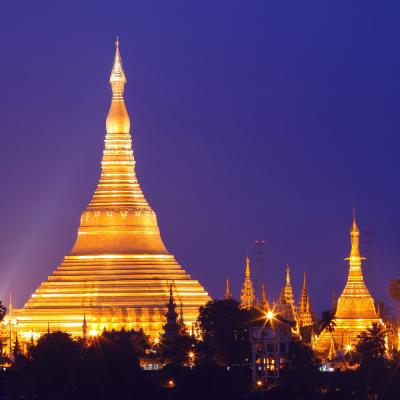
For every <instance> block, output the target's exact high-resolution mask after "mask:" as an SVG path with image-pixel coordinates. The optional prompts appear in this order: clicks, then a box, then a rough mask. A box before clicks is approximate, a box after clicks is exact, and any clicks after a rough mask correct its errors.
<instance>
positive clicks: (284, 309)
mask: <svg viewBox="0 0 400 400" xmlns="http://www.w3.org/2000/svg"><path fill="white" fill-rule="evenodd" d="M231 298H232V294H231V288H230V283H229V279H228V278H226V289H225V299H226V300H229V299H231ZM240 304H241V307H242V308H246V309H249V308H253V307H256V308H258V309H260V310H262V311H266V312H267V311H270V310H274V312H276V313H278V314H280V315H281V316H282V317H283V318H285V319H287V320H292V321H295V322H296V323H297V326H298V328H299V329H300V328H302V327H305V326H311V325H312V324H313V317H312V311H311V303H310V296H309V294H308V290H307V278H306V273H305V272H304V278H303V287H302V289H301V294H300V298H299V302H298V305H297V306H296V304H295V300H294V296H293V289H292V284H291V281H290V268H289V265H286V279H285V285H284V286H283V288H282V290H281V293H280V296H279V299H278V300H277V301H276V302H274V303H273V304H272V306H271V305H270V304H269V302H268V299H267V293H266V290H265V284H264V283H262V284H261V288H260V299H259V300H258V301H257V300H256V294H255V289H254V286H253V283H252V281H251V270H250V259H249V257H248V255H247V256H246V270H245V279H244V282H243V287H242V291H241V296H240Z"/></svg>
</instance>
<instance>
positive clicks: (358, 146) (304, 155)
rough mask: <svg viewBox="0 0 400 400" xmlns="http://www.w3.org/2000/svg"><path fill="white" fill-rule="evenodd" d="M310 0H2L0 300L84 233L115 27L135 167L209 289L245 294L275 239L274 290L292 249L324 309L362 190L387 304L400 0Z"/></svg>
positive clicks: (392, 256) (377, 294) (28, 287)
mask: <svg viewBox="0 0 400 400" xmlns="http://www.w3.org/2000/svg"><path fill="white" fill-rule="evenodd" d="M304 3H305V2H299V1H278V2H272V1H266V0H258V1H232V0H231V1H218V0H213V1H196V2H195V1H187V0H186V1H173V0H172V1H151V2H149V1H145V0H144V1H116V0H113V1H104V2H102V1H85V2H81V1H71V0H69V1H57V2H55V1H54V0H53V1H40V0H38V1H34V2H33V1H31V0H29V1H22V0H18V1H8V2H1V3H0V37H1V39H0V54H1V63H0V76H1V78H2V79H1V80H0V96H1V99H2V100H1V107H0V121H1V127H0V134H1V143H2V146H1V148H2V151H1V157H0V180H1V187H2V191H1V193H2V195H1V196H0V220H1V224H0V238H1V239H0V271H1V275H0V276H1V279H0V299H1V300H2V301H3V302H5V303H8V301H7V297H8V293H9V291H12V293H13V298H14V303H15V304H14V305H16V306H22V305H23V303H24V302H25V300H26V299H27V298H28V296H30V294H31V293H32V292H33V291H34V290H35V288H36V287H37V286H38V285H39V283H40V282H41V281H43V280H44V279H45V278H46V277H47V275H49V274H50V273H51V271H52V270H53V269H54V268H55V267H56V266H57V264H58V263H59V262H60V261H61V260H62V258H63V256H64V255H65V254H67V253H68V252H69V250H70V249H71V247H72V245H73V243H74V240H75V235H76V230H77V227H78V224H79V218H80V214H81V212H82V210H83V209H84V208H85V206H86V205H87V203H88V202H89V200H90V197H91V195H92V193H93V191H94V189H95V186H96V184H97V179H98V177H99V173H100V159H101V151H102V146H103V139H104V134H105V117H106V114H107V110H108V107H109V102H110V93H111V92H110V88H109V84H108V78H109V73H110V69H111V66H112V61H113V52H114V39H115V35H116V34H118V35H119V37H120V42H121V52H122V59H123V63H124V68H125V73H126V75H127V78H128V85H127V87H126V103H127V106H128V110H129V113H130V116H131V120H132V122H133V140H134V151H135V157H136V160H137V174H138V177H139V181H140V183H141V186H142V188H143V190H144V193H145V195H146V198H147V199H148V200H149V202H150V204H151V206H152V207H153V209H154V210H155V211H156V213H157V216H158V221H159V224H160V228H161V233H162V236H163V239H164V242H165V243H166V245H167V247H168V249H169V250H170V251H171V252H172V253H173V254H175V255H176V257H177V259H178V260H179V261H180V262H181V263H182V265H183V266H184V267H185V268H186V269H187V270H188V271H189V273H190V274H191V275H192V276H193V277H194V278H196V279H199V280H200V282H201V283H202V284H203V285H204V286H205V288H206V290H208V291H209V292H210V294H211V295H212V296H216V297H220V296H222V294H223V291H224V284H225V277H226V275H227V274H228V275H229V276H230V278H231V281H232V289H233V292H234V294H235V295H236V296H238V295H239V289H240V286H241V283H242V280H243V275H244V258H245V256H246V250H249V254H250V256H253V254H254V240H256V239H263V240H265V241H266V247H265V263H264V264H265V265H264V276H265V280H266V288H267V295H268V297H269V298H270V299H271V298H272V299H275V298H276V297H277V296H278V293H279V291H280V288H281V286H282V284H283V279H284V265H285V263H289V264H290V265H291V270H292V282H293V286H294V291H295V296H296V298H297V297H298V295H299V291H300V286H301V279H302V274H303V271H306V272H307V273H308V284H309V291H310V295H311V302H312V306H313V308H314V309H315V310H317V311H320V310H322V309H324V308H327V307H329V305H330V301H331V293H332V290H333V289H336V291H337V292H338V293H339V294H340V292H341V291H342V288H343V285H344V282H345V279H346V276H347V269H348V267H347V264H346V262H345V261H344V260H343V259H344V257H346V256H347V255H348V253H349V228H350V223H351V208H352V203H353V202H355V203H356V204H357V216H358V224H359V227H360V229H361V235H362V242H363V243H362V252H363V253H364V254H363V255H365V256H366V257H368V258H369V261H368V262H367V263H365V268H364V271H365V279H366V282H367V286H368V288H369V289H370V291H371V293H372V295H373V296H374V298H375V299H382V300H384V301H388V302H389V303H391V302H390V299H389V297H388V294H387V286H388V283H389V281H390V280H391V279H394V278H400V246H399V244H400V230H399V226H400V209H399V204H400V186H399V171H400V167H399V148H400V118H399V116H400V113H399V102H400V75H399V72H400V45H399V43H400V24H399V18H400V6H399V3H398V2H395V1H386V2H379V3H378V2H375V1H363V2H361V1H355V2H348V1H335V2H327V1H322V2H321V1H320V0H315V1H309V2H306V5H305V4H304ZM366 233H368V236H369V238H370V244H367V243H366V242H365V239H366ZM252 258H254V257H252ZM253 269H254V270H256V269H257V268H256V267H255V265H254V268H253ZM254 272H255V273H256V272H257V271H254ZM258 274H260V273H259V272H258Z"/></svg>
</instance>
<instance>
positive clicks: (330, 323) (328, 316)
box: [316, 310, 336, 334]
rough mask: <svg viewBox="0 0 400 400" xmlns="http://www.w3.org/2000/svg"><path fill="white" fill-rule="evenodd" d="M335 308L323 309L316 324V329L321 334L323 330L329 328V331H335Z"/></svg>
mask: <svg viewBox="0 0 400 400" xmlns="http://www.w3.org/2000/svg"><path fill="white" fill-rule="evenodd" d="M334 318H335V310H325V311H322V314H321V319H320V320H319V321H318V323H317V326H316V331H317V333H318V334H320V333H321V332H322V331H324V330H327V331H328V332H331V333H332V332H333V331H334V330H335V326H336V324H335V321H334V320H333V319H334Z"/></svg>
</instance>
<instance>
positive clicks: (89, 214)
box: [7, 39, 210, 339]
mask: <svg viewBox="0 0 400 400" xmlns="http://www.w3.org/2000/svg"><path fill="white" fill-rule="evenodd" d="M110 84H111V89H112V100H111V106H110V109H109V112H108V115H107V120H106V136H105V147H104V152H103V159H102V162H101V176H100V180H99V183H98V186H97V189H96V191H95V193H94V195H93V197H92V199H91V201H90V203H89V205H88V207H87V208H86V209H85V210H84V212H83V214H82V216H81V220H80V226H79V230H78V236H77V239H76V242H75V244H74V246H73V249H72V251H71V253H70V254H69V255H67V256H66V257H65V258H64V260H63V262H62V263H61V264H60V265H59V266H58V267H57V269H56V270H55V271H54V272H53V273H52V275H50V276H49V277H48V279H47V280H46V281H44V282H43V283H42V284H41V285H40V286H39V288H38V289H37V290H36V292H35V293H34V294H32V296H31V298H30V299H29V300H28V301H27V302H26V304H25V305H24V307H23V308H22V309H14V310H13V311H12V313H11V314H10V315H9V316H8V317H7V318H8V319H9V320H12V321H16V325H15V328H16V330H17V331H18V333H19V335H20V338H27V339H30V338H31V337H35V338H37V337H38V336H39V335H40V334H42V333H44V332H47V331H48V329H49V330H51V331H55V330H63V331H66V332H69V333H71V334H72V335H73V336H78V335H79V336H82V334H83V332H82V330H83V329H82V326H83V324H84V326H85V331H86V330H87V332H88V334H91V335H95V334H97V333H98V332H101V331H102V330H103V329H121V328H125V329H139V328H143V329H144V331H145V332H146V333H147V334H149V335H151V336H153V337H154V336H158V335H159V334H160V333H161V332H162V330H163V325H164V324H165V321H166V318H165V312H166V304H167V303H168V299H169V296H170V285H172V288H173V291H174V297H175V298H176V299H177V300H178V301H179V302H180V303H181V304H182V311H183V313H184V318H185V323H186V324H187V325H188V326H189V328H191V325H192V324H193V323H195V322H196V319H197V316H198V309H199V307H200V306H203V305H205V304H206V303H207V302H208V301H209V300H210V297H209V296H208V294H207V292H206V291H205V290H204V288H203V287H202V286H201V285H200V284H199V282H198V281H197V280H194V279H192V278H191V277H190V275H188V274H187V273H186V272H185V270H184V269H183V268H182V267H181V266H180V265H179V264H178V262H177V261H176V260H175V258H174V256H173V255H172V254H170V253H169V252H168V250H167V249H166V247H165V245H164V243H163V241H162V239H161V236H160V231H159V228H158V225H157V218H156V214H155V213H154V211H153V210H152V209H151V207H150V205H149V204H148V202H147V201H146V199H145V197H144V195H143V192H142V190H141V188H140V186H139V183H138V180H137V177H136V174H135V159H134V156H133V151H132V141H131V135H130V119H129V115H128V112H127V109H126V106H125V102H124V88H125V84H126V76H125V73H124V69H123V67H122V61H121V55H120V50H119V42H118V39H117V41H116V49H115V58H114V64H113V68H112V71H111V76H110Z"/></svg>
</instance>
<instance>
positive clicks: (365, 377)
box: [355, 323, 388, 396]
mask: <svg viewBox="0 0 400 400" xmlns="http://www.w3.org/2000/svg"><path fill="white" fill-rule="evenodd" d="M386 333H387V332H386V329H385V328H384V327H383V325H381V324H377V323H374V324H372V326H371V327H370V328H368V329H367V330H366V331H365V332H362V333H361V334H360V335H359V336H358V339H359V342H358V344H357V346H356V352H355V360H356V361H357V362H359V364H360V367H359V369H358V373H359V389H358V390H359V393H360V395H363V396H369V395H372V396H380V395H381V394H382V391H383V390H384V388H385V386H386V384H387V378H388V362H387V360H386V358H385V350H386V348H385V343H386V342H385V339H386Z"/></svg>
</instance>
